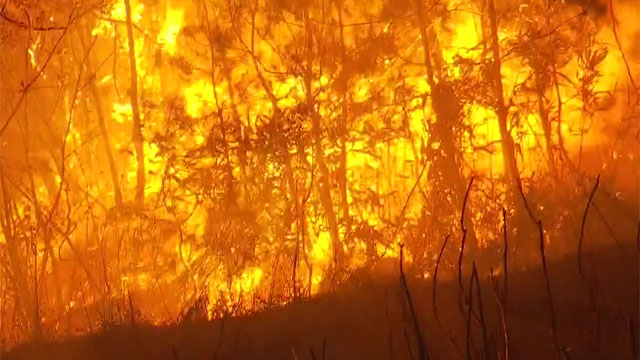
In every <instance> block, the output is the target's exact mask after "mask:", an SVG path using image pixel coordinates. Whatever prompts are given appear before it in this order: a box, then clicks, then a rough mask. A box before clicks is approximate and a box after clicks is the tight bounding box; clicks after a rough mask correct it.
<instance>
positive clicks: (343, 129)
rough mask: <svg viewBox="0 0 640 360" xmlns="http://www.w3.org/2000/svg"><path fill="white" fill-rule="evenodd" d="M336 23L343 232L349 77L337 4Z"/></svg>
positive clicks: (348, 226)
mask: <svg viewBox="0 0 640 360" xmlns="http://www.w3.org/2000/svg"><path fill="white" fill-rule="evenodd" d="M337 11H338V23H339V26H340V63H341V64H342V69H341V72H340V76H339V77H338V79H339V80H338V81H342V82H343V83H342V84H339V86H340V97H341V98H342V110H341V114H340V115H341V117H340V123H339V127H338V130H339V135H338V141H339V142H340V167H339V169H338V172H337V174H336V178H337V180H338V189H339V190H340V207H341V208H342V209H341V210H342V223H343V225H344V227H345V234H349V232H350V231H351V217H350V215H349V201H348V196H347V187H348V186H347V184H348V182H347V140H348V138H349V137H348V135H349V129H348V122H349V101H350V99H349V78H350V69H349V68H348V67H347V66H346V61H347V49H346V47H345V44H344V24H343V22H342V7H341V6H340V4H337Z"/></svg>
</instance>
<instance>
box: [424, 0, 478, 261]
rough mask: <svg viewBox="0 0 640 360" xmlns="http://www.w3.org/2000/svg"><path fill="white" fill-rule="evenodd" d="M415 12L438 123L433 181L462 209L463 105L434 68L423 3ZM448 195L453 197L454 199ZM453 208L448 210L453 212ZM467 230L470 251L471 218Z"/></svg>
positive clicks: (434, 132)
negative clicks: (459, 142)
mask: <svg viewBox="0 0 640 360" xmlns="http://www.w3.org/2000/svg"><path fill="white" fill-rule="evenodd" d="M415 5H416V12H417V15H418V27H419V29H420V40H421V43H422V49H423V52H424V64H425V70H426V75H427V83H428V84H429V88H430V90H431V104H432V107H433V111H434V113H435V121H434V123H433V124H431V125H430V130H431V131H430V134H429V135H430V140H429V143H430V148H433V147H434V146H435V145H436V144H438V147H437V149H432V151H433V156H432V159H431V161H432V164H433V165H432V167H431V168H430V169H429V174H428V177H429V179H430V181H432V180H435V181H434V182H435V183H439V184H440V185H441V186H442V187H444V186H451V187H452V188H453V189H452V191H451V190H448V189H444V188H443V189H442V190H443V191H441V193H442V194H443V195H442V196H440V201H448V202H449V203H450V204H451V205H452V206H453V207H456V208H458V209H459V207H461V206H462V202H463V199H464V195H465V191H466V181H464V179H463V175H462V152H461V151H460V149H458V147H457V146H456V143H455V133H454V131H453V128H455V127H458V128H459V127H460V126H461V123H462V106H461V105H460V102H459V100H458V98H457V95H456V94H455V91H454V89H453V87H452V86H451V84H450V83H449V82H448V80H447V79H446V77H445V76H444V75H441V72H440V71H439V67H438V66H436V67H435V68H434V65H433V63H434V60H435V63H436V64H437V63H438V62H439V61H438V58H437V55H436V56H435V57H436V58H435V59H432V50H431V46H430V45H429V42H430V40H431V38H433V37H435V34H432V35H431V36H430V35H429V33H428V31H427V29H428V28H429V27H430V26H431V21H428V20H427V19H426V18H425V14H424V12H423V11H424V9H423V2H422V0H416V2H415ZM446 193H449V194H451V199H450V200H447V199H448V198H449V197H448V196H446ZM450 210H451V209H449V210H447V212H450ZM464 221H465V227H466V228H467V229H468V233H467V240H466V244H467V245H468V246H469V249H470V250H472V251H473V250H474V249H475V248H476V245H477V243H476V236H475V231H474V228H473V224H472V223H471V220H470V217H465V219H464Z"/></svg>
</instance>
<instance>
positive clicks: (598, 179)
mask: <svg viewBox="0 0 640 360" xmlns="http://www.w3.org/2000/svg"><path fill="white" fill-rule="evenodd" d="M599 184H600V175H598V177H597V178H596V184H595V185H594V186H593V190H591V195H589V200H588V201H587V207H586V208H585V209H584V215H583V216H582V224H581V225H580V238H578V270H579V271H580V276H582V274H583V273H582V242H583V239H584V228H585V225H586V223H587V214H589V207H591V204H592V203H593V196H594V195H595V194H596V190H597V189H598V185H599Z"/></svg>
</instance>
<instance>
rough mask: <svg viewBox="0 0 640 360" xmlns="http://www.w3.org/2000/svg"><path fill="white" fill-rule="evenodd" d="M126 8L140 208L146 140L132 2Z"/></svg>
mask: <svg viewBox="0 0 640 360" xmlns="http://www.w3.org/2000/svg"><path fill="white" fill-rule="evenodd" d="M124 7H125V12H126V16H127V39H128V44H129V65H130V67H131V88H130V89H129V96H130V98H131V111H132V113H133V132H132V134H133V144H134V147H135V150H136V163H137V169H136V204H137V205H138V206H140V207H142V206H143V205H144V187H145V185H144V183H145V173H144V139H143V137H142V120H141V119H140V105H139V103H138V68H137V65H136V48H135V39H134V37H133V24H132V21H131V2H130V1H129V0H124Z"/></svg>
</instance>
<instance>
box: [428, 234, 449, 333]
mask: <svg viewBox="0 0 640 360" xmlns="http://www.w3.org/2000/svg"><path fill="white" fill-rule="evenodd" d="M449 237H451V235H450V234H449V235H447V236H446V237H445V238H444V242H443V243H442V247H441V248H440V253H439V254H438V260H436V268H435V270H434V271H433V290H432V293H431V301H432V302H433V313H434V315H435V318H436V321H437V322H438V324H440V319H439V318H438V304H437V299H436V292H437V291H438V268H439V266H440V260H442V254H443V253H444V248H445V247H446V246H447V242H448V241H449Z"/></svg>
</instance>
